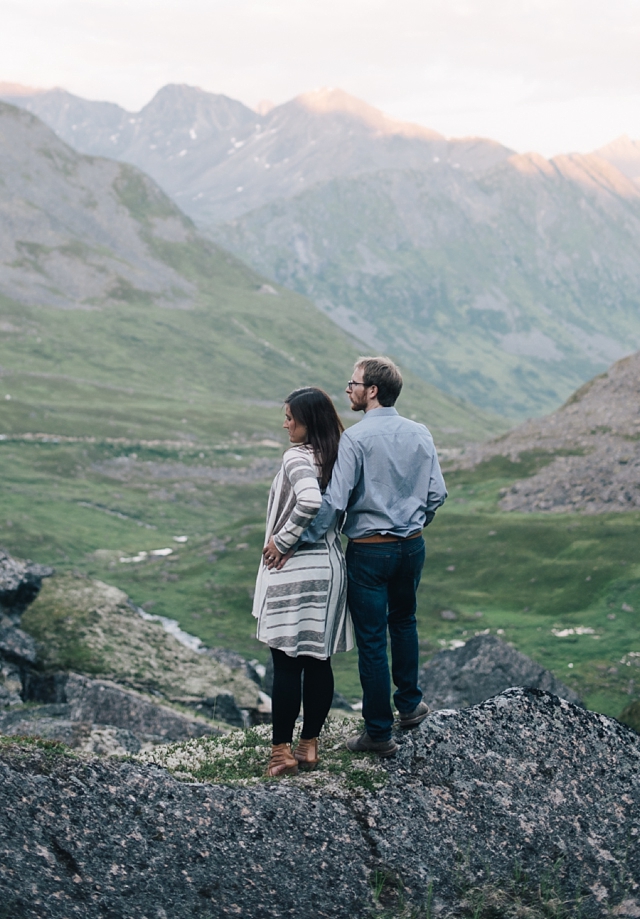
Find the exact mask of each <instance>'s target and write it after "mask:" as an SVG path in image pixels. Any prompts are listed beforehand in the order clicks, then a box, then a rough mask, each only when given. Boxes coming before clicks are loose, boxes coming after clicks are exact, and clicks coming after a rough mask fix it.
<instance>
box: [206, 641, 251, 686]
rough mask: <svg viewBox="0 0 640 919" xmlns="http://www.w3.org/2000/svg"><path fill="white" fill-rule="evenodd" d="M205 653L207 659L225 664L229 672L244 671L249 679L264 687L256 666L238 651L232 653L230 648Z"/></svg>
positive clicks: (212, 649) (209, 649)
mask: <svg viewBox="0 0 640 919" xmlns="http://www.w3.org/2000/svg"><path fill="white" fill-rule="evenodd" d="M204 653H205V655H206V656H207V657H211V658H213V660H215V661H218V662H219V663H221V664H225V665H226V666H227V667H228V668H229V670H240V671H242V673H243V674H244V675H245V676H246V677H248V679H250V680H253V682H254V683H257V685H258V686H262V679H261V677H260V674H259V673H258V671H257V670H256V668H255V667H254V665H253V664H252V663H251V662H250V661H248V660H246V659H245V658H244V657H242V655H241V654H238V652H237V651H231V650H229V649H228V648H207V650H206V651H205V652H204Z"/></svg>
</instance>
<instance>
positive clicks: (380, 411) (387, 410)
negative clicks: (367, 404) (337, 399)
mask: <svg viewBox="0 0 640 919" xmlns="http://www.w3.org/2000/svg"><path fill="white" fill-rule="evenodd" d="M397 414H398V410H397V409H396V408H394V407H393V405H389V406H384V405H382V406H380V408H372V409H370V410H369V411H368V412H365V413H364V418H363V419H362V420H363V421H366V420H367V418H374V417H375V418H380V417H381V416H382V415H397Z"/></svg>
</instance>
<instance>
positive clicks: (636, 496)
mask: <svg viewBox="0 0 640 919" xmlns="http://www.w3.org/2000/svg"><path fill="white" fill-rule="evenodd" d="M639 395H640V352H638V353H636V354H632V355H631V356H630V357H626V358H624V359H623V360H620V361H617V362H616V363H615V364H613V365H612V366H611V367H610V368H609V370H608V371H607V372H606V373H603V374H601V375H600V376H597V377H595V378H594V379H593V380H591V381H590V382H589V383H586V384H585V385H584V386H583V387H581V389H579V390H578V391H577V392H576V393H574V395H573V396H572V397H571V398H570V399H569V400H568V401H567V402H566V403H565V404H564V405H563V406H562V407H561V408H559V409H558V411H557V412H554V413H553V414H552V415H548V416H546V417H545V418H534V419H533V420H531V421H527V422H526V423H525V424H523V425H520V426H519V427H517V428H516V429H515V430H513V431H511V432H510V433H509V434H506V435H504V436H503V437H499V438H497V439H496V440H493V441H491V442H490V443H487V444H480V445H474V446H472V447H469V448H467V449H466V450H465V451H464V452H463V453H462V455H461V456H459V457H458V458H457V459H456V460H455V463H454V464H453V465H454V467H455V468H471V467H473V466H477V465H478V464H479V463H482V462H484V461H486V460H489V459H491V458H492V457H495V456H503V457H507V458H508V459H510V460H511V461H512V462H514V463H519V462H522V460H523V459H527V458H529V461H530V458H531V457H532V456H533V457H536V455H537V461H536V462H534V466H535V465H537V466H538V467H540V466H541V467H542V468H538V470H537V471H535V469H534V473H533V474H532V475H529V477H528V478H525V477H524V476H523V478H522V479H520V480H519V481H517V482H514V484H513V485H511V486H510V487H509V488H505V489H504V491H503V492H502V493H501V500H500V507H501V508H502V509H503V510H507V511H521V512H522V511H523V512H540V511H547V512H553V513H567V512H570V511H583V512H585V513H589V514H601V513H608V512H610V511H633V510H638V508H640V414H639V413H638V397H639ZM529 464H530V463H529Z"/></svg>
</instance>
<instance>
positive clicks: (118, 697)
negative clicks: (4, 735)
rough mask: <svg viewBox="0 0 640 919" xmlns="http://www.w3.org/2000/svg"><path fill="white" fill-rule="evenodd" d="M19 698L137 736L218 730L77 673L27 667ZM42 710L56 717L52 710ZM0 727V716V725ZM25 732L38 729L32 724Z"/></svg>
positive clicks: (167, 738)
mask: <svg viewBox="0 0 640 919" xmlns="http://www.w3.org/2000/svg"><path fill="white" fill-rule="evenodd" d="M24 699H25V701H29V702H44V703H49V705H56V704H58V705H62V706H63V709H61V711H60V713H59V715H58V716H57V717H61V718H63V719H66V720H69V721H71V722H82V723H86V724H90V725H105V726H109V727H113V728H118V729H122V730H126V731H129V732H131V733H132V734H134V735H135V736H136V738H138V740H139V741H140V742H146V743H171V742H173V741H177V740H187V739H189V738H191V737H204V736H205V735H208V734H216V733H219V731H217V730H216V728H215V727H214V726H213V725H210V724H207V723H206V722H205V721H203V720H199V719H197V718H191V717H189V716H188V715H184V714H182V713H181V712H178V711H176V710H175V709H171V708H169V707H167V706H165V705H160V704H158V703H157V702H153V701H151V700H150V699H147V698H145V697H144V696H143V695H141V694H140V693H137V692H134V691H133V690H128V689H123V688H122V687H121V686H118V685H117V684H116V683H112V682H111V681H109V680H92V679H90V678H89V677H85V676H81V675H80V674H77V673H58V674H38V673H30V674H28V675H26V677H25V681H24ZM46 715H47V717H51V718H53V717H56V714H55V712H54V711H53V710H51V711H47V712H46ZM3 730H4V729H3V728H2V722H0V731H3ZM25 733H28V734H34V735H38V731H37V730H33V731H27V732H25ZM38 736H39V735H38ZM47 736H52V735H47ZM61 739H62V738H61Z"/></svg>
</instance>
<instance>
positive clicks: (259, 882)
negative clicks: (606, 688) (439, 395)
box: [0, 689, 640, 919]
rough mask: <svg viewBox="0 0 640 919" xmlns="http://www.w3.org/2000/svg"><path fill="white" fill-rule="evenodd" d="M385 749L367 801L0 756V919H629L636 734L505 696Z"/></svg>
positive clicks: (278, 784) (638, 780) (31, 750)
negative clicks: (3, 918)
mask: <svg viewBox="0 0 640 919" xmlns="http://www.w3.org/2000/svg"><path fill="white" fill-rule="evenodd" d="M258 730H262V729H258ZM400 740H401V748H400V751H399V753H398V755H397V756H396V757H395V758H393V759H392V760H389V761H388V762H387V763H386V764H384V765H383V764H377V767H376V768H379V769H380V770H382V772H383V773H384V776H383V778H384V781H383V783H377V784H375V783H371V784H370V785H369V787H367V784H366V783H365V782H361V783H360V785H356V784H354V783H353V782H352V783H351V784H350V785H348V784H347V783H346V782H344V781H342V780H341V779H340V776H339V775H338V776H336V775H335V774H333V775H332V774H330V773H327V774H326V775H325V777H324V781H322V780H319V779H321V778H322V775H320V776H316V777H315V778H314V779H311V780H309V779H306V778H304V777H303V778H291V779H285V780H280V781H273V782H266V783H265V782H264V781H260V780H257V779H256V780H255V782H254V784H249V785H247V784H246V783H245V784H244V785H241V786H240V787H237V786H236V787H234V785H233V784H227V785H225V784H213V785H212V784H208V783H206V782H202V781H197V782H192V783H188V782H179V781H177V780H176V779H175V778H174V777H172V776H171V775H170V774H169V773H168V772H167V771H166V770H165V769H163V768H159V767H158V766H157V765H145V764H142V763H140V762H137V761H128V762H117V761H114V760H105V759H95V758H90V757H87V756H72V755H68V754H65V753H64V751H63V750H60V749H55V748H52V747H46V746H45V747H37V746H20V745H6V744H4V745H3V746H2V748H1V752H0V763H1V765H0V770H1V771H2V783H1V784H0V798H1V800H2V809H1V810H0V814H1V816H0V823H1V825H2V831H1V832H0V848H1V849H2V858H1V859H0V864H1V866H2V867H1V868H0V890H1V891H2V899H3V902H4V904H5V905H6V906H5V908H6V909H8V910H9V913H8V915H11V916H12V917H15V919H43V917H46V919H58V917H60V919H63V917H64V919H69V917H72V916H81V917H83V919H92V917H94V916H95V917H106V916H113V917H116V916H117V917H118V919H129V917H131V919H134V917H135V919H143V917H146V919H152V917H153V919H156V917H171V919H182V917H185V919H187V917H188V919H192V917H194V916H203V917H204V916H207V917H218V916H220V917H222V916H235V915H242V916H251V917H264V919H266V917H284V916H305V917H306V916H309V917H311V916H313V917H334V916H335V917H344V916H349V917H353V919H356V917H365V916H367V915H369V916H370V915H372V914H374V912H375V911H376V910H381V911H384V910H386V913H385V915H387V916H401V915H406V916H409V915H417V913H416V910H419V909H421V910H423V913H424V914H425V915H431V916H442V917H444V916H447V917H449V916H451V917H453V916H476V917H479V916H489V915H491V916H494V917H495V916H498V915H499V916H501V917H507V916H516V915H518V916H543V915H546V916H551V915H556V916H559V915H564V916H578V915H580V916H581V917H583V919H591V917H594V919H595V917H605V916H611V915H616V916H627V917H633V916H638V915H639V912H640V846H638V844H637V839H638V834H639V833H640V738H638V736H637V735H636V734H635V733H634V732H632V731H631V730H629V729H628V728H625V727H624V726H622V725H620V724H619V723H617V722H616V721H614V720H612V719H609V718H606V717H604V716H602V715H597V714H594V713H592V712H587V711H585V710H584V709H581V708H579V707H577V706H573V705H571V704H570V703H567V702H565V701H561V700H560V699H558V697H557V696H554V695H551V694H549V693H546V692H544V691H541V690H520V689H517V690H516V689H514V690H509V691H507V692H505V693H503V694H502V695H500V696H497V697H495V698H494V699H491V700H489V701H488V702H485V703H483V704H482V705H479V706H475V707H473V708H470V709H466V710H464V711H461V712H454V711H445V712H436V713H434V714H432V715H430V716H429V718H428V719H427V720H426V721H425V722H424V723H423V725H422V726H421V727H420V728H419V729H417V730H414V731H412V732H408V733H407V734H405V735H403V736H402V737H401V738H400ZM192 743H197V742H192ZM202 743H209V741H206V740H203V741H202ZM362 759H363V761H364V760H368V757H366V755H365V756H363V757H362ZM188 769H189V762H188V758H185V762H184V763H183V765H182V774H183V776H184V775H185V770H186V772H187V774H188ZM365 771H366V770H365ZM230 866H232V870H230ZM478 898H481V899H478ZM486 903H493V904H494V906H493V907H492V910H493V911H489V912H487V911H486V910H485V908H484V906H483V905H482V904H486ZM496 903H501V904H502V906H501V907H500V908H499V909H497V908H496V907H495V904H496ZM496 909H497V911H496ZM518 910H519V911H518Z"/></svg>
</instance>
